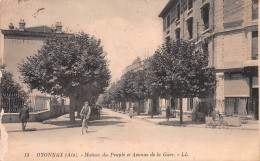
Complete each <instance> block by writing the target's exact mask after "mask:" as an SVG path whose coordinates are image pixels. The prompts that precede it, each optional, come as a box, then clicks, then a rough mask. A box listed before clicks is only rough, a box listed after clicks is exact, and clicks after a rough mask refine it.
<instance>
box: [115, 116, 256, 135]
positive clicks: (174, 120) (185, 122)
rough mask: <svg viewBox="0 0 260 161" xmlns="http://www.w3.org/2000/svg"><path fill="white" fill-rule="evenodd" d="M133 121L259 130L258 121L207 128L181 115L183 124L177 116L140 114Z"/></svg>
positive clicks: (204, 124) (203, 124)
mask: <svg viewBox="0 0 260 161" xmlns="http://www.w3.org/2000/svg"><path fill="white" fill-rule="evenodd" d="M117 112H119V113H122V114H126V115H128V113H127V112H123V111H117ZM133 118H134V119H140V120H144V121H147V122H150V123H153V124H156V125H164V126H179V127H195V128H213V129H229V130H255V131H258V129H259V120H257V121H256V120H248V121H247V123H246V124H241V126H240V127H232V126H207V125H206V123H202V122H197V121H192V119H191V117H190V116H189V115H183V124H180V118H179V117H178V116H177V117H176V118H170V120H169V121H167V120H166V118H165V116H162V115H154V116H153V118H151V115H148V114H144V113H141V114H140V115H135V116H134V117H133Z"/></svg>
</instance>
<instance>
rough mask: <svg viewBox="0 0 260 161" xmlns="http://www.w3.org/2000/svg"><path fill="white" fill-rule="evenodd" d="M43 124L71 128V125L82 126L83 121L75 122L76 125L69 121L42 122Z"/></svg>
mask: <svg viewBox="0 0 260 161" xmlns="http://www.w3.org/2000/svg"><path fill="white" fill-rule="evenodd" d="M42 123H43V124H50V125H55V126H66V127H67V126H70V125H75V124H81V120H75V122H74V123H71V122H70V121H69V120H68V121H65V120H61V121H46V122H42Z"/></svg>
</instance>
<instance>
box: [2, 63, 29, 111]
mask: <svg viewBox="0 0 260 161" xmlns="http://www.w3.org/2000/svg"><path fill="white" fill-rule="evenodd" d="M0 70H1V71H2V79H1V100H0V101H1V103H2V107H3V108H5V111H7V110H9V111H10V112H11V111H14V112H17V109H16V110H15V109H12V108H22V106H23V104H24V102H25V101H26V100H27V98H28V95H27V93H26V92H25V91H24V90H23V89H22V87H21V86H20V85H19V84H18V83H17V82H15V81H14V79H13V74H12V73H10V72H8V71H6V70H5V66H0ZM8 106H9V107H8ZM7 108H8V109H7Z"/></svg>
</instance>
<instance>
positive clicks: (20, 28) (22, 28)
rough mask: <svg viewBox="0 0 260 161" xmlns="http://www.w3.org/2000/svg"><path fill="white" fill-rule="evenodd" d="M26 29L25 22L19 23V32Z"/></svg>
mask: <svg viewBox="0 0 260 161" xmlns="http://www.w3.org/2000/svg"><path fill="white" fill-rule="evenodd" d="M24 28H25V22H24V20H20V22H19V30H20V31H24Z"/></svg>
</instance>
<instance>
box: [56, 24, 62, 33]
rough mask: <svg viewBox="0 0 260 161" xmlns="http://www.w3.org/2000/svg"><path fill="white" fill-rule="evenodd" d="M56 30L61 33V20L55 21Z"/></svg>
mask: <svg viewBox="0 0 260 161" xmlns="http://www.w3.org/2000/svg"><path fill="white" fill-rule="evenodd" d="M55 26H56V32H57V33H61V32H62V25H61V22H56V25H55Z"/></svg>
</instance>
